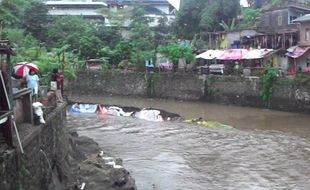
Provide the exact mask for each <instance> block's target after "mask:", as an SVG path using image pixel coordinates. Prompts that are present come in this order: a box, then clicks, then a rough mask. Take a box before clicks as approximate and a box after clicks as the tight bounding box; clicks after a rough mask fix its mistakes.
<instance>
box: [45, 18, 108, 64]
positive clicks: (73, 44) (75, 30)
mask: <svg viewBox="0 0 310 190" xmlns="http://www.w3.org/2000/svg"><path fill="white" fill-rule="evenodd" d="M48 37H49V44H51V47H62V46H64V45H70V48H69V50H70V51H72V50H76V51H78V52H79V56H80V58H83V59H87V58H96V57H97V56H98V55H97V53H98V50H100V49H101V48H102V41H101V40H100V39H99V38H98V37H97V36H96V31H95V29H94V28H93V27H92V25H91V24H90V23H88V22H87V21H86V20H84V19H83V18H82V17H80V16H65V17H57V18H55V20H54V22H53V24H52V25H51V26H50V27H49V29H48Z"/></svg>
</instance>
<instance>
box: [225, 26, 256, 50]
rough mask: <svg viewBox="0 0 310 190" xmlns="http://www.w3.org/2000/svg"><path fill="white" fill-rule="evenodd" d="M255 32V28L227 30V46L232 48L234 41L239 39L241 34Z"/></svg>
mask: <svg viewBox="0 0 310 190" xmlns="http://www.w3.org/2000/svg"><path fill="white" fill-rule="evenodd" d="M256 34H257V32H256V30H239V31H233V32H227V40H228V47H229V48H232V44H233V43H234V41H239V40H240V38H241V37H243V36H255V35H256Z"/></svg>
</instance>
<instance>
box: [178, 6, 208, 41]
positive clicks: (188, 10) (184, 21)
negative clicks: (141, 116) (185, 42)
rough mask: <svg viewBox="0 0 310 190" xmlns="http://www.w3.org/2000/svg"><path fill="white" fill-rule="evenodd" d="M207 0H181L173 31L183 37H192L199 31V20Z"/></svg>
mask: <svg viewBox="0 0 310 190" xmlns="http://www.w3.org/2000/svg"><path fill="white" fill-rule="evenodd" d="M208 2H209V0H207V1H202V0H181V6H180V10H179V12H178V13H177V18H176V25H175V32H176V33H177V34H178V36H180V37H182V38H184V39H192V38H193V36H194V35H195V34H196V33H199V32H200V26H199V23H200V20H201V14H202V13H203V9H204V8H205V7H206V6H207V5H208V4H209V3H208Z"/></svg>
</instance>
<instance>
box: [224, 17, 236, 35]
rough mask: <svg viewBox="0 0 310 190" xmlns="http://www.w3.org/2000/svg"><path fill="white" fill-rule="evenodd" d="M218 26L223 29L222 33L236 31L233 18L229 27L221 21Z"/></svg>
mask: <svg viewBox="0 0 310 190" xmlns="http://www.w3.org/2000/svg"><path fill="white" fill-rule="evenodd" d="M220 26H221V27H222V28H223V29H224V31H226V32H229V31H233V30H236V28H237V27H236V19H235V18H233V19H232V21H231V24H230V25H228V24H226V22H225V21H223V20H222V21H221V22H220Z"/></svg>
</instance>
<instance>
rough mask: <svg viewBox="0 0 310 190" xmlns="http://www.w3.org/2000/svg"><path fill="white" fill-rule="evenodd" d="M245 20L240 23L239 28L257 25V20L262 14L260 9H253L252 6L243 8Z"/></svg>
mask: <svg viewBox="0 0 310 190" xmlns="http://www.w3.org/2000/svg"><path fill="white" fill-rule="evenodd" d="M242 16H243V20H242V22H241V23H240V25H239V28H248V27H253V26H254V25H255V20H256V18H257V17H259V16H260V12H259V10H258V9H253V8H250V7H246V8H243V10H242Z"/></svg>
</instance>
